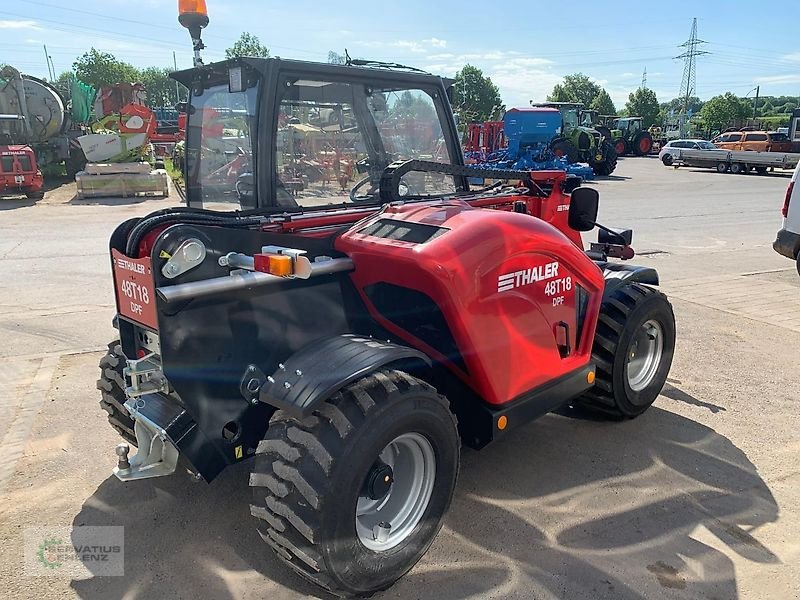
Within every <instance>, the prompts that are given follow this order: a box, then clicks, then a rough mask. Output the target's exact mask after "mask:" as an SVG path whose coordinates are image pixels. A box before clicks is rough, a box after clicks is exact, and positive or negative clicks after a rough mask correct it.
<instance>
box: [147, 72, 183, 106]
mask: <svg viewBox="0 0 800 600" xmlns="http://www.w3.org/2000/svg"><path fill="white" fill-rule="evenodd" d="M171 72H172V69H168V68H163V67H147V68H146V69H144V70H142V72H141V73H140V77H139V81H140V82H141V83H142V84H143V85H144V89H145V90H146V91H147V101H146V102H147V105H148V106H149V107H150V108H156V107H161V106H172V105H173V104H175V103H176V102H178V101H179V100H180V99H181V98H184V97H185V96H186V88H185V87H183V85H181V84H178V95H179V98H177V99H176V97H175V85H176V82H175V80H174V79H170V77H169V74H170V73H171Z"/></svg>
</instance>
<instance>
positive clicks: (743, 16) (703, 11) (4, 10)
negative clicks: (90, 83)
mask: <svg viewBox="0 0 800 600" xmlns="http://www.w3.org/2000/svg"><path fill="white" fill-rule="evenodd" d="M206 3H207V6H208V11H209V16H210V21H211V22H210V24H209V26H208V27H207V28H206V30H205V31H204V34H203V39H204V42H205V44H206V46H207V50H206V51H204V59H205V61H206V62H210V61H212V60H220V59H222V58H224V54H225V48H227V47H230V46H231V45H232V44H233V42H234V41H235V40H236V39H237V38H238V37H239V34H240V33H241V32H242V31H249V32H250V33H252V34H254V35H256V36H258V37H259V38H260V39H261V41H262V42H263V43H264V44H265V45H266V46H268V47H269V48H270V50H271V52H272V54H273V55H274V56H281V57H283V58H293V59H300V60H311V61H321V62H325V61H326V60H327V56H328V51H329V50H334V51H336V52H339V53H341V54H343V53H344V50H345V48H346V49H347V50H348V51H349V53H350V55H351V56H353V57H354V58H355V57H361V58H369V59H372V60H383V61H392V62H399V63H402V64H406V65H410V66H414V67H418V68H421V69H424V70H426V71H430V72H432V73H435V74H437V75H443V76H448V77H452V76H453V75H454V74H455V73H456V71H458V70H459V69H460V68H461V67H462V66H464V64H466V63H469V64H472V65H475V66H477V67H479V68H480V69H482V70H483V72H484V74H486V75H488V76H490V77H491V78H492V81H494V82H495V83H496V84H497V86H498V87H499V88H500V93H501V96H502V98H503V101H504V103H505V104H506V106H508V107H512V106H525V105H527V104H528V102H529V101H530V100H535V101H541V100H544V99H545V97H546V96H547V94H548V93H549V92H550V91H551V90H552V88H553V85H554V84H556V83H558V82H559V80H560V79H561V78H562V77H563V76H564V75H566V74H570V73H575V72H578V71H580V72H583V73H585V74H587V75H589V76H590V77H591V78H592V79H593V80H594V81H596V82H597V83H599V84H601V85H602V86H603V87H605V88H606V90H607V91H608V92H609V94H610V95H611V97H612V99H613V100H614V103H615V104H616V106H617V108H618V109H620V108H622V107H623V106H624V103H625V101H626V100H627V97H628V94H629V93H630V92H632V91H633V90H635V89H636V88H637V87H639V86H640V84H641V81H642V73H643V71H644V70H645V69H646V70H647V86H648V87H649V88H651V89H653V90H654V91H655V92H656V95H657V96H658V98H659V101H661V102H666V101H668V100H670V99H672V98H674V97H676V96H677V95H678V92H679V90H680V86H681V77H682V74H683V69H684V65H683V61H682V60H676V59H675V58H674V57H676V56H678V55H679V54H681V53H682V52H683V50H684V49H683V48H681V47H680V44H681V43H683V42H685V41H686V40H687V39H688V38H689V33H690V30H691V24H692V18H693V17H697V21H698V37H699V38H700V39H702V40H705V41H706V42H708V43H706V44H702V45H701V49H702V50H705V51H707V52H709V54H707V55H703V56H700V57H698V58H697V87H696V95H697V96H699V97H700V98H702V99H708V98H710V97H712V96H714V95H717V94H721V93H724V92H726V91H731V92H733V93H735V94H737V95H739V96H745V95H749V96H753V95H754V94H755V89H754V88H755V87H756V86H760V93H761V95H762V96H764V95H775V96H777V95H800V47H798V45H797V44H796V39H797V38H796V35H795V34H796V29H795V28H794V26H793V24H794V23H796V22H797V21H798V18H799V17H800V2H788V3H782V5H781V7H780V8H779V9H776V8H770V9H769V10H765V11H763V12H760V11H759V10H758V5H754V4H753V3H752V2H743V1H739V0H727V1H720V0H709V1H704V2H698V1H696V0H695V1H692V2H684V1H683V0H671V1H670V2H667V3H655V2H641V1H639V2H633V1H618V2H605V1H598V0H595V1H594V2H591V3H588V2H579V1H578V2H570V3H566V2H534V1H531V0H529V1H527V2H522V1H520V0H505V1H504V2H502V3H490V2H486V1H484V2H472V1H470V0H461V1H460V2H454V1H452V0H438V1H431V0H403V1H402V2H396V3H391V4H390V3H381V2H374V1H373V2H353V1H347V0H340V1H338V2H322V1H320V0H317V1H310V0H292V1H291V2H285V1H284V2H266V1H262V0H206ZM45 44H46V45H47V53H48V54H49V55H50V57H51V58H52V62H53V65H54V67H55V70H56V73H57V74H58V73H61V72H63V71H66V70H69V69H70V67H71V64H72V62H73V61H74V60H75V58H76V57H77V56H79V55H80V54H82V53H83V52H85V51H86V50H88V49H89V48H90V47H91V46H94V47H95V48H97V49H98V50H102V51H105V52H110V53H112V54H114V55H115V56H116V57H117V58H119V59H121V60H124V61H126V62H130V63H132V64H133V65H135V66H137V67H140V68H141V67H146V66H165V67H171V66H173V64H174V63H173V52H174V53H175V56H174V58H175V62H176V63H177V66H178V68H186V67H189V66H191V46H190V42H189V36H188V33H187V32H186V30H185V29H183V28H182V27H181V26H180V25H179V24H178V22H177V1H175V0H82V1H81V2H76V1H75V0H71V1H64V0H13V2H12V1H11V0H5V1H3V2H0V63H3V62H5V63H8V64H11V65H13V66H15V67H17V68H18V69H19V70H20V71H22V72H24V73H28V74H30V75H34V76H38V77H47V64H46V60H45V51H44V48H43V45H45Z"/></svg>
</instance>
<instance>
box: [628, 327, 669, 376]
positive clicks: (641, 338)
mask: <svg viewBox="0 0 800 600" xmlns="http://www.w3.org/2000/svg"><path fill="white" fill-rule="evenodd" d="M663 353H664V331H663V329H662V328H661V324H660V323H658V322H657V321H654V320H652V319H651V320H649V321H645V322H644V323H643V324H642V326H641V327H639V329H638V330H637V331H636V334H635V335H634V336H633V340H631V345H630V346H629V347H628V368H627V370H628V385H629V386H630V388H631V389H632V390H633V391H634V392H640V391H642V390H643V389H645V388H646V387H647V386H649V385H650V384H651V383H652V382H653V379H655V376H656V373H658V368H659V366H661V356H662V354H663Z"/></svg>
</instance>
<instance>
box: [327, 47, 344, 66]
mask: <svg viewBox="0 0 800 600" xmlns="http://www.w3.org/2000/svg"><path fill="white" fill-rule="evenodd" d="M345 62H347V58H346V57H344V56H342V55H341V54H339V53H338V52H334V51H333V50H328V64H330V65H343V64H345Z"/></svg>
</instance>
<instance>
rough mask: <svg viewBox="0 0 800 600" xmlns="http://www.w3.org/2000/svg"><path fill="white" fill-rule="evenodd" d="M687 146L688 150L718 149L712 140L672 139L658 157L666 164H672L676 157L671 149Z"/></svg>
mask: <svg viewBox="0 0 800 600" xmlns="http://www.w3.org/2000/svg"><path fill="white" fill-rule="evenodd" d="M679 148H685V149H688V150H716V149H717V147H716V146H715V145H714V144H712V143H711V142H707V141H706V140H672V141H670V142H667V143H666V144H665V145H664V147H663V148H662V149H661V152H659V153H658V158H660V159H661V162H662V163H664V164H665V165H666V166H670V165H671V164H672V162H673V160H674V158H675V155H674V154H673V153H671V152H670V150H675V149H679Z"/></svg>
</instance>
